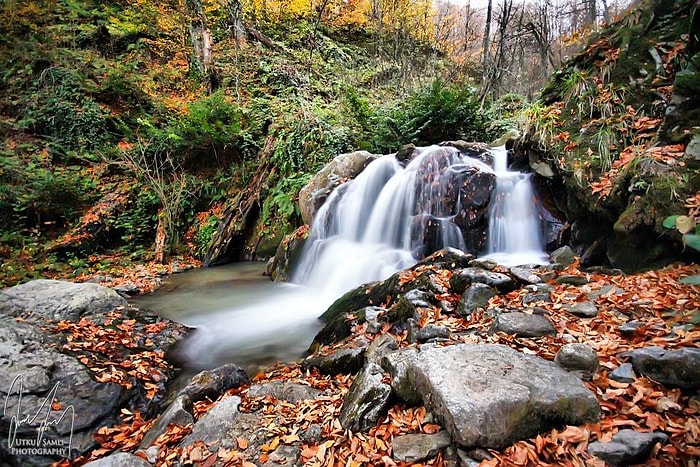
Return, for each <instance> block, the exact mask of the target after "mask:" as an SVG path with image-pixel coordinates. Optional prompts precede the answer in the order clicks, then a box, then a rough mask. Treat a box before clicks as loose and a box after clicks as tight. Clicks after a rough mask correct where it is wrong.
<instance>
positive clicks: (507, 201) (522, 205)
mask: <svg viewBox="0 0 700 467" xmlns="http://www.w3.org/2000/svg"><path fill="white" fill-rule="evenodd" d="M491 154H492V155H493V159H494V162H493V167H494V171H495V172H496V177H497V178H496V180H497V181H496V190H495V191H494V194H493V198H492V200H491V205H490V207H489V246H488V254H487V255H486V257H488V258H491V259H494V260H496V261H497V262H499V263H501V264H505V265H507V266H515V265H518V264H527V263H534V264H543V263H546V262H547V255H546V254H545V253H544V251H543V248H542V245H543V243H542V239H541V235H540V225H539V217H538V214H537V204H538V200H537V197H536V195H535V192H534V190H533V188H532V182H531V180H530V179H531V176H532V174H526V173H521V172H511V171H509V170H508V167H507V166H508V152H507V151H506V148H505V146H501V147H497V148H493V149H492V150H491Z"/></svg>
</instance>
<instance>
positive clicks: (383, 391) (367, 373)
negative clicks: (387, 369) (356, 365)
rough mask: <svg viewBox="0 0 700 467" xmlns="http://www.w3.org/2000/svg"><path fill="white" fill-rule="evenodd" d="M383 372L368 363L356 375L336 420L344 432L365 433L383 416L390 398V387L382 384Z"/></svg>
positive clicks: (375, 365)
mask: <svg viewBox="0 0 700 467" xmlns="http://www.w3.org/2000/svg"><path fill="white" fill-rule="evenodd" d="M383 377H384V370H382V368H381V367H380V366H379V365H377V364H375V363H368V364H367V365H366V366H365V367H364V368H363V370H362V371H361V372H360V373H359V374H358V375H357V377H356V378H355V381H353V383H352V386H350V390H349V391H348V394H347V395H346V396H345V401H344V402H343V408H342V410H341V412H340V416H339V417H338V420H339V421H340V424H341V425H342V426H343V428H345V429H346V430H352V431H365V430H369V429H370V428H371V427H373V426H374V425H376V423H377V421H378V420H379V417H381V416H382V415H384V414H385V411H386V409H387V408H388V406H389V399H390V397H391V386H389V385H388V384H385V383H383V382H382V379H383Z"/></svg>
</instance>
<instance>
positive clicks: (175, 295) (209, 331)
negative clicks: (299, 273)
mask: <svg viewBox="0 0 700 467" xmlns="http://www.w3.org/2000/svg"><path fill="white" fill-rule="evenodd" d="M264 270H265V263H234V264H229V265H225V266H219V267H215V268H202V269H193V270H190V271H187V272H185V273H182V274H175V275H173V276H170V277H169V278H167V280H165V281H164V282H163V284H162V285H161V286H160V287H159V288H158V289H157V290H156V291H155V292H153V293H150V294H148V295H143V296H139V297H134V298H132V299H131V300H130V302H131V303H132V304H133V305H134V306H137V307H139V308H142V309H149V310H152V311H154V312H155V313H157V314H158V315H160V316H162V317H164V318H168V319H171V320H173V321H177V322H179V323H182V324H184V325H186V326H189V327H192V328H195V330H194V332H193V333H192V335H191V336H190V337H189V338H187V339H186V340H185V341H184V342H182V343H181V345H180V346H179V349H178V352H177V358H178V360H180V361H181V362H182V364H183V365H184V367H185V370H186V371H190V372H191V371H198V370H203V369H209V368H215V367H217V366H220V365H223V364H225V363H236V364H238V365H239V366H241V367H243V368H245V369H246V370H247V371H248V373H249V374H251V375H253V374H255V373H256V372H257V371H258V370H259V369H261V368H263V367H267V366H270V365H272V364H274V363H275V362H277V361H281V362H290V361H294V360H298V359H299V358H300V357H301V356H302V354H303V353H304V352H305V351H306V349H307V348H308V347H309V344H311V341H312V340H313V338H314V336H315V335H316V333H317V332H318V331H319V330H320V329H321V323H320V322H319V321H318V320H317V317H318V316H319V315H320V314H321V313H323V312H324V311H325V310H326V308H328V306H329V305H330V304H331V303H333V301H334V300H335V298H337V297H333V296H330V295H325V294H323V293H322V292H319V291H318V290H315V289H310V288H308V287H304V286H300V285H294V284H281V283H275V282H272V281H270V279H269V278H268V277H265V276H263V271H264Z"/></svg>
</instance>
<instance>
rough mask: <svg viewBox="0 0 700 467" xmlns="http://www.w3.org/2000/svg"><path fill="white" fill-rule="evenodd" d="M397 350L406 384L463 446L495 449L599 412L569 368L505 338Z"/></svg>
mask: <svg viewBox="0 0 700 467" xmlns="http://www.w3.org/2000/svg"><path fill="white" fill-rule="evenodd" d="M403 352H406V355H405V357H406V358H405V360H404V361H403V364H404V365H405V370H406V371H405V378H406V379H407V380H408V384H409V385H410V386H412V387H413V388H414V390H415V392H416V393H417V394H419V395H420V396H421V398H422V399H423V403H424V404H425V406H426V408H427V409H428V410H430V411H432V412H434V413H435V414H436V416H437V417H438V418H439V419H440V421H441V424H442V426H444V427H445V428H446V429H447V431H448V432H449V433H450V435H451V437H452V439H453V440H454V441H455V442H457V443H458V444H459V445H461V446H464V447H486V448H495V449H499V448H502V447H505V446H508V445H510V444H512V443H513V442H515V441H518V440H520V439H524V438H528V437H531V436H534V435H535V434H537V433H539V432H542V431H545V430H548V429H550V428H551V427H553V426H559V425H579V424H582V423H584V422H587V421H593V420H596V419H597V418H598V416H599V413H600V407H599V405H598V401H597V399H596V397H595V395H593V394H592V393H591V392H590V391H589V390H588V389H586V388H585V387H584V386H583V384H582V383H581V380H580V379H578V378H577V377H576V376H574V375H572V374H570V373H568V372H566V371H564V370H563V369H561V368H560V367H559V366H558V365H556V364H555V363H552V362H549V361H547V360H544V359H542V358H540V357H537V356H533V355H526V354H522V353H520V352H517V351H515V350H513V349H511V348H509V347H506V346H502V345H468V344H457V345H452V346H447V347H436V346H432V345H424V346H422V347H421V348H420V351H415V350H407V351H400V352H397V353H403ZM392 376H398V375H393V374H392Z"/></svg>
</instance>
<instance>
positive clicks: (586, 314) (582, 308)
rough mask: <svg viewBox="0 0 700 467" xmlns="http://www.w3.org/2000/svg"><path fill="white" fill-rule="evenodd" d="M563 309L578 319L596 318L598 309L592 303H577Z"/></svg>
mask: <svg viewBox="0 0 700 467" xmlns="http://www.w3.org/2000/svg"><path fill="white" fill-rule="evenodd" d="M564 309H565V310H566V311H568V312H569V313H571V314H572V315H575V316H578V317H579V318H595V317H596V316H598V308H596V306H595V303H593V302H579V303H575V304H573V305H564Z"/></svg>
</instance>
